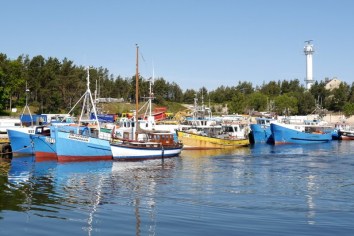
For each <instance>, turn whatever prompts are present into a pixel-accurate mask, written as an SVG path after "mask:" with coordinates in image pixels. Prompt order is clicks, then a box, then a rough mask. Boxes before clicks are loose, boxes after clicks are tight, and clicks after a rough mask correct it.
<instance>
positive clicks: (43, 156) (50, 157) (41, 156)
mask: <svg viewBox="0 0 354 236" xmlns="http://www.w3.org/2000/svg"><path fill="white" fill-rule="evenodd" d="M35 156H36V161H57V160H58V157H57V154H56V153H53V152H36V153H35Z"/></svg>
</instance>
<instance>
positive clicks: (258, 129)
mask: <svg viewBox="0 0 354 236" xmlns="http://www.w3.org/2000/svg"><path fill="white" fill-rule="evenodd" d="M250 128H251V136H252V137H253V140H252V141H253V143H274V139H273V135H272V131H271V130H270V126H264V125H260V124H251V125H250Z"/></svg>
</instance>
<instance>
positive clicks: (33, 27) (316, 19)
mask: <svg viewBox="0 0 354 236" xmlns="http://www.w3.org/2000/svg"><path fill="white" fill-rule="evenodd" d="M0 9H1V14H0V19H1V22H2V27H1V35H0V52H1V53H5V54H6V55H7V56H8V57H9V58H11V59H15V58H16V57H17V56H19V55H22V54H24V55H29V56H30V57H31V58H32V57H33V56H36V55H42V56H44V57H45V58H48V57H56V58H58V59H60V60H62V59H64V58H65V57H66V58H68V59H70V60H72V61H74V63H75V64H76V65H83V66H87V65H90V66H94V67H101V66H102V67H104V68H107V69H108V70H109V72H110V73H111V74H114V76H118V75H120V76H122V77H130V76H133V75H134V74H135V44H136V43H137V44H139V48H140V54H141V58H140V74H141V75H142V76H143V77H145V78H149V77H151V76H152V74H153V72H152V71H153V70H154V71H155V77H163V78H164V79H165V80H166V81H168V82H170V83H172V82H175V83H177V84H178V85H179V86H180V87H181V88H182V89H183V90H186V89H199V88H201V87H203V86H204V87H206V88H207V89H208V90H214V89H216V88H217V87H220V86H222V85H224V86H235V85H237V84H238V83H239V81H241V82H243V81H249V82H252V84H253V85H254V86H255V85H261V84H262V83H263V82H265V83H268V82H269V81H278V80H293V79H299V80H300V81H301V83H302V84H304V78H305V76H306V58H305V55H304V53H303V47H304V45H305V43H304V41H306V40H309V39H311V40H313V44H314V48H315V54H314V56H313V71H314V72H313V73H314V79H316V80H324V78H325V77H329V78H333V77H337V78H338V79H340V80H342V81H345V82H347V83H348V84H350V85H351V83H352V82H353V81H354V43H353V42H354V30H353V25H354V14H353V10H354V1H352V0H340V1H338V0H317V1H315V0H312V1H311V0H296V1H291V0H288V1H287V0H213V1H212V0H178V1H177V0H175V1H172V0H140V1H137V0H125V1H121V0H104V1H103V0H102V1H98V0H96V1H94V0H60V1H45V0H22V1H21V0H11V1H5V0H3V1H1V8H0Z"/></svg>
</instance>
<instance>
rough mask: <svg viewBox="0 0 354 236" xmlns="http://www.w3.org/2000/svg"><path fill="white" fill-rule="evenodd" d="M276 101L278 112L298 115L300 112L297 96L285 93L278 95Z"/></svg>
mask: <svg viewBox="0 0 354 236" xmlns="http://www.w3.org/2000/svg"><path fill="white" fill-rule="evenodd" d="M274 102H275V109H276V112H277V113H278V114H282V115H296V114H297V113H298V101H297V99H296V98H295V97H291V96H289V95H288V94H284V95H280V96H278V97H276V98H275V101H274Z"/></svg>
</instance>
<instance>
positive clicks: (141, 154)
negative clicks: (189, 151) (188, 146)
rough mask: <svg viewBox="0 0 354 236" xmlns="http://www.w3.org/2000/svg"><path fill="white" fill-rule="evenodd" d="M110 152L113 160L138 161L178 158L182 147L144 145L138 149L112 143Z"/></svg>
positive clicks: (128, 145) (137, 147)
mask: <svg viewBox="0 0 354 236" xmlns="http://www.w3.org/2000/svg"><path fill="white" fill-rule="evenodd" d="M111 150H112V155H113V159H114V160H122V161H139V160H150V159H163V158H169V157H175V156H178V155H179V154H180V153H181V151H182V145H180V146H178V147H162V146H157V147H147V146H146V145H144V146H141V147H139V146H133V145H130V144H124V143H118V144H114V143H112V144H111Z"/></svg>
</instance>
